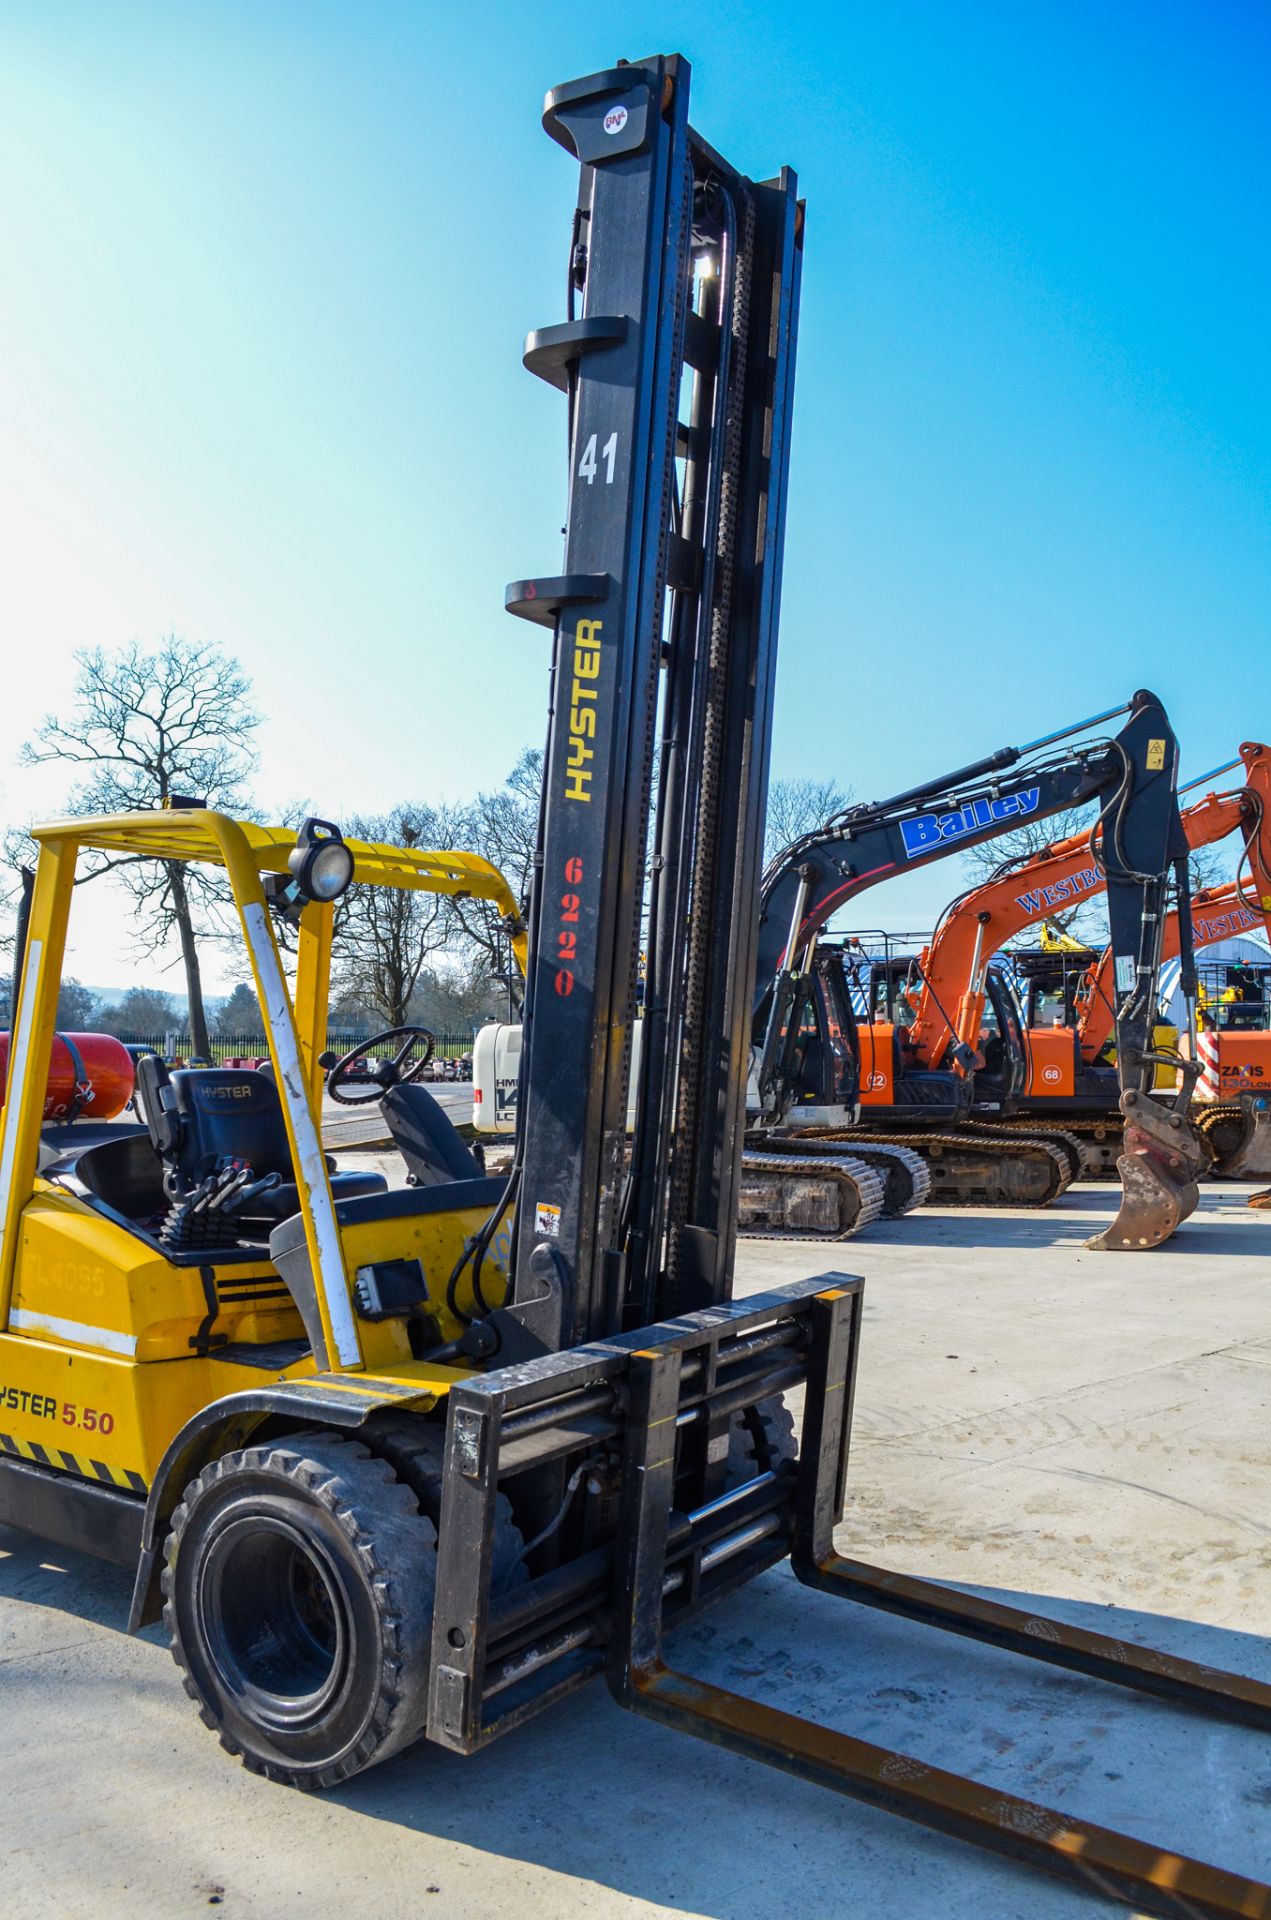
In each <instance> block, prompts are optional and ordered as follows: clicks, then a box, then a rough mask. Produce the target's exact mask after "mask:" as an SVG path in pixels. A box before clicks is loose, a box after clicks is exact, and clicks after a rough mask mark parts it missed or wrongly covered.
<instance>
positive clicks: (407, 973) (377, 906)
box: [332, 806, 452, 1027]
mask: <svg viewBox="0 0 1271 1920" xmlns="http://www.w3.org/2000/svg"><path fill="white" fill-rule="evenodd" d="M347 830H348V836H349V838H350V839H351V840H370V841H377V842H384V843H386V844H388V845H389V846H395V847H428V848H431V847H446V846H447V845H448V844H449V832H448V826H447V823H446V822H445V821H444V820H443V819H442V818H441V817H440V816H439V814H438V813H437V811H436V810H435V809H433V808H431V807H425V806H418V807H411V806H403V807H395V808H394V809H393V811H392V812H391V813H385V814H377V815H375V816H373V817H366V818H360V819H354V820H350V821H349V822H348V829H347ZM448 904H449V903H448V902H447V901H446V900H445V899H444V898H443V897H442V896H441V895H439V894H434V893H417V892H414V891H412V890H409V889H407V888H405V887H361V886H357V885H354V886H351V887H350V888H349V890H348V892H347V893H346V894H345V895H344V897H343V899H342V900H341V901H340V902H339V905H338V907H337V910H336V926H335V936H334V949H333V951H334V966H333V979H332V986H333V989H334V991H335V994H336V996H337V999H338V1001H339V1002H342V1003H343V1004H345V1005H357V1006H364V1007H370V1008H374V1009H375V1010H376V1012H378V1013H380V1014H382V1015H383V1018H384V1020H385V1022H386V1024H387V1025H388V1026H390V1027H401V1026H405V1024H406V1022H407V1020H408V1019H409V1017H410V1003H411V1000H412V998H413V996H414V993H415V990H416V988H417V987H418V985H419V981H420V976H421V975H422V974H423V972H424V969H425V966H426V965H427V962H428V960H429V958H430V957H431V955H433V954H434V953H437V952H439V951H440V950H441V949H442V948H444V947H445V946H446V944H447V942H448V940H449V939H450V937H451V924H452V923H451V916H450V914H449V912H448V911H447V908H448Z"/></svg>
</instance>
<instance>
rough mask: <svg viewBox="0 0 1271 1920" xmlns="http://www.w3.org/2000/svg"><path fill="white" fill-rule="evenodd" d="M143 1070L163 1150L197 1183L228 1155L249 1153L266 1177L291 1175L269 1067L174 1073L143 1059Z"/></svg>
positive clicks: (151, 1119) (153, 1134)
mask: <svg viewBox="0 0 1271 1920" xmlns="http://www.w3.org/2000/svg"><path fill="white" fill-rule="evenodd" d="M137 1075H138V1080H139V1082H140V1089H141V1099H142V1106H143V1108H144V1110H145V1116H146V1124H147V1126H148V1128H149V1132H150V1139H151V1143H152V1144H153V1146H154V1149H155V1152H156V1153H157V1154H158V1155H159V1156H160V1158H161V1159H162V1160H163V1163H164V1165H165V1166H167V1167H169V1168H172V1169H174V1170H176V1171H178V1172H179V1173H180V1174H181V1175H182V1176H183V1178H184V1179H185V1180H186V1181H187V1182H188V1183H189V1184H190V1185H191V1186H197V1185H198V1183H199V1181H200V1180H202V1179H203V1178H204V1176H205V1175H206V1174H209V1173H211V1172H212V1171H213V1169H214V1168H215V1167H216V1166H217V1165H218V1164H220V1163H223V1162H225V1161H227V1160H245V1161H246V1162H247V1163H248V1165H249V1166H250V1167H251V1169H252V1172H253V1173H254V1174H255V1175H256V1177H257V1178H258V1179H259V1178H261V1177H262V1176H263V1175H265V1174H267V1173H277V1174H280V1175H281V1176H282V1178H283V1179H284V1180H290V1179H291V1177H292V1172H291V1148H290V1146H289V1145H288V1142H287V1129H286V1127H285V1125H284V1124H283V1117H282V1106H281V1103H280V1102H279V1099H278V1088H277V1086H276V1085H275V1084H274V1081H273V1080H272V1078H270V1077H269V1076H268V1075H266V1074H263V1073H257V1072H253V1071H252V1070H251V1069H250V1068H242V1067H197V1068H182V1069H181V1071H180V1072H178V1073H173V1074H169V1072H168V1070H167V1068H166V1067H165V1066H164V1064H163V1062H162V1061H161V1060H142V1061H141V1062H140V1063H139V1064H138V1068H137Z"/></svg>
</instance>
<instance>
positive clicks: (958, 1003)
mask: <svg viewBox="0 0 1271 1920" xmlns="http://www.w3.org/2000/svg"><path fill="white" fill-rule="evenodd" d="M1235 764H1237V765H1238V764H1239V763H1238V762H1236V763H1235ZM1224 771H1225V769H1224ZM1248 813H1249V801H1248V800H1247V798H1246V795H1245V793H1244V792H1243V791H1237V792H1233V793H1207V794H1206V795H1205V796H1204V798H1203V799H1201V800H1198V801H1197V802H1196V803H1195V805H1194V806H1190V807H1188V808H1186V810H1185V811H1184V812H1183V814H1182V816H1181V818H1182V826H1183V833H1184V836H1185V837H1186V840H1187V845H1188V847H1189V848H1191V849H1193V850H1194V849H1195V848H1197V847H1206V846H1211V845H1213V844H1214V842H1216V841H1218V840H1223V839H1225V838H1226V836H1227V835H1228V834H1229V833H1234V832H1235V831H1236V830H1237V828H1238V827H1240V826H1241V825H1242V824H1243V823H1244V822H1245V820H1246V819H1247V817H1248ZM1103 888H1104V869H1103V860H1102V853H1101V850H1100V835H1099V833H1098V831H1097V829H1096V830H1095V831H1094V832H1090V831H1087V832H1083V833H1079V834H1073V835H1071V836H1070V837H1068V838H1067V839H1064V840H1057V841H1056V842H1055V843H1054V845H1053V846H1050V847H1047V848H1045V849H1044V850H1043V851H1042V852H1040V853H1036V854H1033V855H1032V856H1031V857H1030V858H1028V859H1026V860H1024V861H1014V862H1011V863H1010V864H1009V866H1006V867H1003V868H1002V869H1001V870H999V872H998V873H997V874H996V875H995V876H994V877H993V878H992V879H991V880H987V881H985V882H984V883H983V885H981V886H978V887H973V888H971V889H970V890H969V891H968V892H966V893H964V894H962V895H961V896H960V897H959V898H958V899H957V900H955V901H954V902H953V904H952V906H950V907H949V908H947V909H946V911H945V914H944V916H943V918H942V920H941V922H940V924H939V926H938V927H937V928H936V931H935V935H934V937H933V939H932V941H931V944H930V946H929V947H927V948H925V949H924V951H923V953H922V955H921V958H920V960H919V972H920V975H921V981H920V991H919V995H918V1005H917V1010H916V1012H915V1014H914V1019H913V1022H912V1024H911V1026H910V1028H909V1044H910V1047H911V1048H912V1050H913V1053H914V1057H915V1059H916V1060H917V1061H918V1062H919V1063H920V1064H921V1065H923V1066H928V1067H936V1066H939V1065H940V1063H941V1061H942V1059H943V1058H944V1057H945V1055H946V1054H947V1052H948V1050H949V1047H950V1043H952V1046H953V1050H954V1064H955V1066H958V1065H961V1066H962V1068H963V1070H964V1071H965V1070H967V1067H968V1066H969V1064H970V1063H969V1062H968V1061H967V1054H968V1053H970V1052H972V1051H973V1050H974V1049H975V1047H976V1044H977V1041H978V1037H979V1033H980V1028H981V1024H982V1021H983V1018H984V1009H985V1005H986V1001H987V991H986V981H987V976H988V969H989V962H990V961H991V959H992V958H993V955H994V954H995V953H998V952H1000V950H1001V949H1002V948H1003V947H1004V946H1005V945H1006V944H1007V942H1008V941H1009V940H1012V939H1014V937H1015V936H1016V934H1018V933H1020V932H1022V931H1023V929H1024V928H1025V927H1028V926H1033V925H1035V924H1036V922H1037V921H1039V920H1044V919H1045V918H1046V917H1047V915H1048V914H1051V913H1054V912H1055V911H1057V910H1059V909H1062V908H1064V907H1066V906H1069V905H1071V904H1072V902H1074V901H1076V900H1086V899H1091V898H1093V897H1094V896H1095V895H1097V894H1101V893H1102V892H1103ZM1175 952H1177V948H1175ZM1163 957H1164V956H1163ZM1108 984H1109V988H1110V986H1111V968H1109V981H1108ZM1109 1004H1110V1005H1111V1002H1110V1003H1109ZM950 1009H956V1010H955V1011H953V1012H950ZM1113 1017H1115V1010H1114V1009H1113Z"/></svg>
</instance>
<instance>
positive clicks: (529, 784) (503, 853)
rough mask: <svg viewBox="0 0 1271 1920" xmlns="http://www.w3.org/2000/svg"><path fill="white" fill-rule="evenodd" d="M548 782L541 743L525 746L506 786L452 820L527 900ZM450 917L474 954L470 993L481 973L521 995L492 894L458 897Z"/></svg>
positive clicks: (464, 842) (473, 849)
mask: <svg viewBox="0 0 1271 1920" xmlns="http://www.w3.org/2000/svg"><path fill="white" fill-rule="evenodd" d="M542 788H543V754H542V750H541V748H538V747H525V748H523V749H522V751H521V755H520V758H519V759H518V760H517V763H516V765H515V766H514V767H513V769H512V771H511V773H510V774H509V775H508V777H507V779H506V780H505V781H504V783H503V785H502V786H501V787H497V788H495V789H494V791H493V792H491V793H479V794H478V795H477V797H476V799H475V800H474V801H472V803H471V804H470V805H469V806H467V807H465V808H463V809H462V811H461V812H460V813H459V814H458V815H457V817H456V818H455V820H454V822H453V831H454V833H455V834H456V836H457V840H456V843H455V844H457V845H460V846H462V847H465V848H466V849H467V851H469V852H470V853H479V854H480V855H481V856H482V857H483V859H486V860H488V861H489V862H490V864H491V865H492V866H495V867H497V868H498V869H499V871H500V873H501V874H502V875H503V877H504V879H505V880H506V881H507V883H508V885H509V886H510V887H511V889H512V892H513V893H514V894H515V895H516V897H517V899H518V900H519V901H521V902H522V903H524V902H525V900H526V899H527V897H528V895H529V890H530V880H531V877H532V875H533V872H534V855H535V853H536V851H537V848H538V812H539V799H540V795H541V793H542ZM450 913H451V918H452V920H453V922H454V924H455V926H456V928H457V930H458V933H459V935H460V937H461V941H462V943H463V944H464V945H465V946H466V947H467V948H468V950H469V954H470V964H469V973H470V976H471V977H470V980H469V985H468V994H469V997H470V998H472V997H474V996H475V997H476V998H480V994H481V977H482V975H483V974H484V978H485V979H486V980H493V979H496V978H499V979H504V980H505V981H506V983H507V985H508V987H509V991H510V992H511V993H512V996H513V998H517V999H519V997H520V996H519V993H517V992H516V988H515V983H514V982H513V981H512V980H511V978H510V976H511V975H512V974H513V973H514V972H515V967H514V963H513V959H512V952H511V948H510V946H509V944H508V937H507V929H506V928H505V927H504V924H503V916H502V914H501V913H500V912H499V909H498V908H497V907H496V906H495V905H494V903H493V902H492V901H490V900H454V901H452V902H451V905H450Z"/></svg>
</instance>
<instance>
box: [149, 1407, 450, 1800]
mask: <svg viewBox="0 0 1271 1920" xmlns="http://www.w3.org/2000/svg"><path fill="white" fill-rule="evenodd" d="M436 1546H437V1535H436V1530H435V1528H434V1526H433V1523H432V1521H431V1520H429V1519H428V1518H427V1517H426V1516H425V1515H422V1514H421V1513H420V1512H419V1511H418V1508H417V1503H416V1500H415V1498H414V1496H413V1495H412V1494H411V1493H410V1491H409V1490H408V1489H407V1488H406V1487H404V1486H403V1485H401V1483H400V1482H399V1481H398V1480H397V1479H396V1478H395V1477H394V1474H393V1470H392V1468H391V1467H390V1466H389V1465H388V1463H387V1462H386V1461H384V1460H377V1459H375V1458H373V1457H372V1455H371V1454H370V1453H369V1452H368V1451H367V1449H366V1448H365V1447H363V1446H360V1445H358V1444H357V1443H356V1442H354V1441H350V1440H343V1439H339V1438H336V1437H334V1436H332V1435H330V1434H327V1433H316V1434H294V1435H289V1436H288V1437H287V1438H286V1439H284V1440H278V1441H274V1442H270V1443H265V1444H262V1445H261V1446H258V1447H249V1448H246V1449H244V1450H243V1451H242V1452H239V1453H230V1454H226V1455H225V1456H224V1457H223V1458H222V1459H220V1460H214V1461H213V1462H212V1464H211V1465H210V1466H208V1467H205V1468H204V1470H203V1472H202V1473H201V1474H199V1476H198V1478H197V1479H196V1480H193V1481H191V1483H190V1485H189V1486H188V1487H187V1488H186V1490H185V1493H184V1496H183V1497H182V1500H181V1504H180V1506H179V1507H178V1508H177V1509H176V1512H175V1513H174V1514H173V1516H172V1530H171V1532H170V1534H169V1536H168V1541H167V1548H166V1558H165V1565H164V1570H163V1591H164V1596H165V1606H164V1610H163V1617H164V1624H165V1626H166V1627H167V1630H168V1635H169V1639H170V1641H171V1646H172V1654H173V1658H174V1659H175V1660H176V1663H177V1665H178V1666H179V1667H180V1668H181V1670H182V1674H183V1675H184V1679H185V1688H186V1692H187V1693H188V1694H189V1695H190V1697H191V1699H193V1700H194V1701H195V1703H196V1704H197V1706H198V1709H199V1712H200V1714H201V1715H202V1718H203V1721H204V1723H205V1724H206V1725H207V1726H209V1727H211V1728H212V1729H213V1730H214V1731H215V1732H216V1733H217V1734H218V1735H219V1736H220V1741H221V1745H222V1746H223V1747H225V1748H226V1749H227V1751H228V1752H230V1753H233V1754H237V1755H238V1756H239V1757H240V1758H241V1759H242V1761H243V1764H244V1765H245V1766H247V1767H249V1768H251V1770H252V1771H253V1772H255V1773H263V1774H267V1775H268V1777H269V1778H270V1779H271V1780H278V1781H282V1782H284V1783H285V1784H287V1785H289V1786H293V1787H305V1788H313V1787H332V1786H335V1785H336V1784H337V1783H338V1782H339V1781H341V1780H347V1779H348V1778H349V1777H350V1776H351V1775H352V1774H355V1773H360V1772H361V1770H362V1769H363V1768H364V1767H369V1766H371V1765H373V1764H374V1763H375V1762H377V1761H380V1760H386V1759H388V1757H389V1756H390V1755H391V1754H394V1753H396V1752H398V1750H399V1749H400V1748H402V1747H404V1746H406V1745H408V1744H409V1742H410V1741H412V1740H414V1739H415V1738H416V1737H417V1736H418V1735H419V1734H420V1733H421V1732H422V1731H423V1726H424V1718H425V1714H426V1710H427V1698H428V1668H429V1648H430V1640H431V1634H432V1616H433V1598H434V1591H435V1579H436V1558H437V1555H436Z"/></svg>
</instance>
